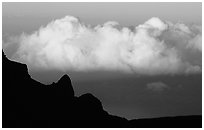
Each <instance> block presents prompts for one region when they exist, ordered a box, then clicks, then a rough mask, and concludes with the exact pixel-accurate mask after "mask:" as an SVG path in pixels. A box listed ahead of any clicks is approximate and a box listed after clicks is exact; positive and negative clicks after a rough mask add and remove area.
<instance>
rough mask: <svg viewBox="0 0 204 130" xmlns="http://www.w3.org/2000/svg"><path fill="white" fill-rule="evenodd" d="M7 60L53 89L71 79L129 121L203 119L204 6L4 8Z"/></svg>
mask: <svg viewBox="0 0 204 130" xmlns="http://www.w3.org/2000/svg"><path fill="white" fill-rule="evenodd" d="M2 8H3V10H2V20H3V21H2V22H3V23H2V29H3V30H2V33H3V44H2V48H3V49H4V51H5V53H6V55H7V56H8V57H9V58H10V59H12V60H15V61H17V62H21V63H25V64H27V66H28V70H29V73H30V75H31V76H32V78H34V79H36V80H38V81H40V82H42V83H45V84H49V83H52V82H57V80H58V79H59V78H60V77H61V76H62V75H63V74H68V75H69V76H70V78H71V80H72V84H73V87H74V90H75V95H76V96H80V95H82V94H84V93H92V94H93V95H95V96H96V97H97V98H99V99H100V100H101V102H102V104H103V107H104V109H105V110H106V111H108V112H109V113H110V114H114V115H118V116H122V117H125V118H127V119H135V118H150V117H162V116H179V115H197V114H202V79H201V78H202V30H201V26H202V13H201V11H202V4H201V3H158V2H157V3H3V6H2Z"/></svg>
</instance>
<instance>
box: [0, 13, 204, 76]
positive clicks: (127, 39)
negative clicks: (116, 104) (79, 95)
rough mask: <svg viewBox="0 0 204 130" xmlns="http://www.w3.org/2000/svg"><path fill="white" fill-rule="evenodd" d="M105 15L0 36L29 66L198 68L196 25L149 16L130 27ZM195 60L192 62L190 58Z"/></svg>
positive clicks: (199, 41)
mask: <svg viewBox="0 0 204 130" xmlns="http://www.w3.org/2000/svg"><path fill="white" fill-rule="evenodd" d="M118 26H119V23H117V22H114V21H110V22H107V23H105V24H103V25H97V26H95V27H91V26H90V25H85V24H84V23H82V22H80V21H79V20H78V19H77V18H75V17H73V16H66V17H64V18H62V19H58V20H55V21H52V22H50V23H49V24H48V25H47V26H46V27H41V28H40V29H39V30H37V31H35V32H33V33H32V34H24V33H23V34H22V35H21V36H19V37H17V38H12V37H11V38H10V40H9V41H6V42H4V43H3V44H5V45H3V48H4V49H5V50H9V49H11V48H12V46H15V47H16V45H18V47H16V48H17V49H16V51H15V52H14V53H13V55H12V57H11V59H13V60H16V61H18V62H23V63H26V64H27V65H28V67H29V69H31V70H32V69H33V70H34V69H48V70H49V69H51V70H52V69H55V70H56V69H57V70H61V71H64V72H68V71H95V70H108V71H123V72H130V73H138V74H147V75H155V74H180V73H197V72H200V71H201V64H200V63H201V60H202V58H201V56H200V57H197V56H198V55H199V54H201V53H202V38H201V35H202V34H201V27H200V26H197V25H191V26H187V25H185V24H181V23H177V24H173V23H171V22H169V21H162V20H160V19H159V18H157V17H153V18H151V19H149V20H148V21H146V22H145V23H144V24H141V25H138V26H136V27H135V29H134V30H131V29H129V28H128V27H120V28H118ZM192 60H193V61H194V60H196V62H192Z"/></svg>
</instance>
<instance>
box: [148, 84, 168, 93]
mask: <svg viewBox="0 0 204 130" xmlns="http://www.w3.org/2000/svg"><path fill="white" fill-rule="evenodd" d="M168 88H169V86H168V85H166V84H165V83H163V82H152V83H148V84H147V89H148V90H152V91H156V92H162V91H164V90H165V89H168Z"/></svg>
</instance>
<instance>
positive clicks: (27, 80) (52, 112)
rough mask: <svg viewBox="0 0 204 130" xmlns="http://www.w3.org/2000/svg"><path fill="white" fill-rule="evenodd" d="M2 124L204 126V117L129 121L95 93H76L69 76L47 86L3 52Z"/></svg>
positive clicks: (40, 126)
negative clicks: (110, 111)
mask: <svg viewBox="0 0 204 130" xmlns="http://www.w3.org/2000/svg"><path fill="white" fill-rule="evenodd" d="M2 127H4V128H13V127H17V128H32V127H34V128H53V127H54V128H56V127H57V128H67V127H69V128H70V127H77V128H80V127H95V128H96V127H97V128H98V127H116V128H119V127H202V117H201V116H184V117H167V118H155V119H137V120H131V121H128V120H127V119H125V118H121V117H118V116H113V115H110V114H108V113H107V112H106V111H104V110H103V106H102V103H101V102H100V100H98V99H97V98H96V97H94V96H93V95H92V94H89V93H88V94H84V95H82V96H80V97H75V96H74V90H73V87H72V85H71V80H70V78H69V77H68V75H64V76H63V77H62V78H61V79H60V80H59V81H58V82H57V83H53V84H51V85H43V84H41V83H39V82H37V81H35V80H33V79H32V78H31V77H30V75H29V74H28V71H27V67H26V65H24V64H20V63H16V62H13V61H10V60H8V59H7V58H6V56H5V55H4V53H3V54H2Z"/></svg>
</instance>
